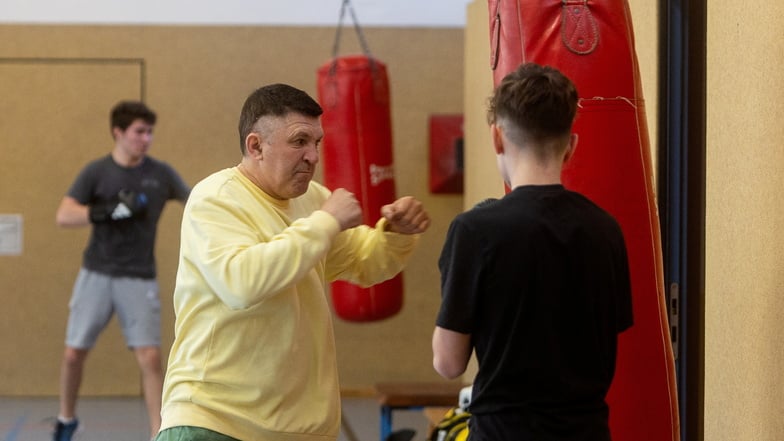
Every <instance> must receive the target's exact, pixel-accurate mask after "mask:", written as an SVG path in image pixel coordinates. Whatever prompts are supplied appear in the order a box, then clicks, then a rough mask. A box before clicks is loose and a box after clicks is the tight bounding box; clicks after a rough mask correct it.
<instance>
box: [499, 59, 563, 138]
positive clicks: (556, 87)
mask: <svg viewBox="0 0 784 441" xmlns="http://www.w3.org/2000/svg"><path fill="white" fill-rule="evenodd" d="M577 99H578V96H577V89H576V88H575V86H574V84H573V83H572V81H571V80H570V79H569V78H567V77H566V76H565V75H564V74H562V73H561V72H560V71H559V70H557V69H555V68H553V67H549V66H540V65H538V64H535V63H524V64H522V65H520V66H519V67H518V68H517V69H515V70H514V71H512V72H511V73H509V74H508V75H507V76H506V77H504V79H503V80H501V82H500V83H499V84H498V87H496V89H495V92H494V93H493V95H492V96H491V97H490V102H489V107H488V111H487V119H488V122H490V123H491V124H492V123H496V124H498V125H501V126H503V125H504V124H507V125H513V126H514V127H508V128H506V127H505V129H508V130H509V131H510V132H512V133H514V132H520V131H522V132H524V133H523V134H522V135H523V136H525V137H529V138H530V139H531V140H533V141H537V142H538V141H543V140H547V139H552V138H557V137H563V136H568V135H569V134H571V130H572V123H573V122H574V117H575V115H576V113H577ZM507 136H509V133H507ZM513 141H515V142H519V141H520V140H519V139H518V140H513Z"/></svg>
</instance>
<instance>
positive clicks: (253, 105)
mask: <svg viewBox="0 0 784 441" xmlns="http://www.w3.org/2000/svg"><path fill="white" fill-rule="evenodd" d="M289 113H299V114H302V115H306V116H311V117H317V116H320V115H321V114H322V113H323V110H322V109H321V106H320V105H319V104H318V103H317V102H316V100H314V99H313V98H311V96H310V95H308V94H307V93H305V92H304V91H302V90H299V89H297V88H295V87H292V86H289V85H288V84H280V83H278V84H270V85H267V86H264V87H260V88H258V89H256V91H254V92H253V93H252V94H250V96H248V98H247V99H246V100H245V104H243V106H242V112H241V113H240V123H239V132H240V150H241V151H242V154H243V155H244V154H245V138H246V137H247V136H248V134H250V133H251V132H253V126H254V125H255V124H256V121H258V120H259V118H261V117H263V116H268V115H272V116H285V115H288V114H289Z"/></svg>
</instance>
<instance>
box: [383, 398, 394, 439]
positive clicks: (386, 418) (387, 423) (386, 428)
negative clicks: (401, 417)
mask: <svg viewBox="0 0 784 441" xmlns="http://www.w3.org/2000/svg"><path fill="white" fill-rule="evenodd" d="M390 433H392V408H391V407H389V406H381V441H386V439H387V438H388V437H389V434H390Z"/></svg>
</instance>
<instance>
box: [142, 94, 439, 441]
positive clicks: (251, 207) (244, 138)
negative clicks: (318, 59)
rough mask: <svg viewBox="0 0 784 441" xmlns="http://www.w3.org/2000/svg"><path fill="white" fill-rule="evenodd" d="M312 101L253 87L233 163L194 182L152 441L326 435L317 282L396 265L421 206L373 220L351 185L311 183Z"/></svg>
mask: <svg viewBox="0 0 784 441" xmlns="http://www.w3.org/2000/svg"><path fill="white" fill-rule="evenodd" d="M321 113H322V110H321V107H320V106H319V105H318V103H316V101H314V100H313V99H312V98H311V97H310V96H308V95H307V94H306V93H305V92H303V91H301V90H298V89H296V88H293V87H291V86H288V85H285V84H273V85H269V86H265V87H262V88H260V89H258V90H256V91H255V92H254V93H252V94H251V95H250V96H249V97H248V98H247V100H246V101H245V104H244V106H243V108H242V113H241V115H240V123H239V132H240V145H241V150H242V160H241V162H240V164H239V165H238V166H236V167H232V168H229V169H225V170H221V171H218V172H217V173H214V174H213V175H211V176H209V177H207V178H206V179H204V180H203V181H201V182H200V183H199V184H197V185H196V186H195V187H194V188H193V191H192V192H191V195H190V198H189V199H188V202H187V204H186V206H185V212H184V214H183V221H182V232H181V248H180V261H179V269H178V271H177V280H176V287H175V290H174V310H175V314H176V316H177V317H176V323H175V340H174V344H173V346H172V349H171V354H170V357H169V365H168V369H167V372H166V378H165V382H164V391H163V411H162V420H163V421H162V426H161V432H160V433H159V434H158V436H157V438H156V439H157V440H158V441H172V440H178V441H188V440H199V441H210V440H241V441H310V440H319V441H330V440H335V439H337V436H338V431H339V427H340V395H339V386H338V378H337V363H336V357H335V343H334V335H333V329H332V317H331V311H330V308H329V304H328V302H327V297H326V284H327V283H328V282H329V281H332V280H336V279H342V280H348V281H351V282H354V283H358V284H360V285H363V286H369V285H372V284H374V283H379V282H381V281H384V280H386V279H389V278H391V277H393V276H394V275H395V274H397V273H398V272H399V271H400V270H402V268H403V266H404V265H405V263H406V261H407V259H408V257H409V256H410V254H411V253H412V252H413V250H414V248H415V246H416V244H417V241H418V236H419V234H420V233H423V232H424V231H425V230H426V229H427V228H428V226H429V224H430V218H429V217H428V215H427V213H426V212H425V211H424V209H423V208H422V204H421V203H420V202H419V201H418V200H416V199H414V198H412V197H403V198H400V199H398V200H396V201H395V202H393V203H391V204H389V205H386V206H384V207H383V208H382V213H381V214H382V217H381V219H380V220H379V221H378V223H377V224H376V225H375V228H371V227H369V226H365V225H362V211H361V208H360V206H359V203H358V202H357V199H356V198H355V197H354V195H353V194H351V193H350V192H349V191H347V190H345V189H337V190H335V191H334V192H330V191H329V190H328V189H326V188H325V187H324V186H322V185H320V184H318V183H316V182H313V181H312V178H313V173H314V171H315V168H316V164H317V163H318V160H319V151H318V148H319V144H320V142H321V139H322V137H323V130H322V127H321V122H320V118H319V116H320V115H321Z"/></svg>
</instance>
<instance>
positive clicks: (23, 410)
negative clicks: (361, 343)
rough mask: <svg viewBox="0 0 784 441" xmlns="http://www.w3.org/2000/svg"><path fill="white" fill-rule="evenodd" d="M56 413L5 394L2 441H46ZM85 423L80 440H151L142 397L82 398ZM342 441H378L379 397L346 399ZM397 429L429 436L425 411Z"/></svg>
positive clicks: (406, 413) (406, 415)
mask: <svg viewBox="0 0 784 441" xmlns="http://www.w3.org/2000/svg"><path fill="white" fill-rule="evenodd" d="M56 414H57V398H54V397H53V398H19V397H0V441H47V440H49V439H51V436H52V435H51V433H52V426H53V424H54V419H55V416H56ZM79 419H80V423H81V426H80V428H79V430H78V431H77V436H76V437H75V438H74V440H75V441H149V432H148V430H149V429H148V428H147V427H148V426H147V412H146V410H145V408H144V402H143V400H142V399H141V398H81V399H80V400H79ZM343 419H344V425H343V428H342V430H341V434H340V437H339V438H338V440H339V441H378V440H379V439H380V412H379V406H378V402H377V401H376V400H375V399H374V398H344V399H343ZM392 427H393V431H397V430H400V429H413V430H415V431H416V435H415V436H414V440H415V441H424V440H425V439H426V438H427V435H428V434H427V431H428V421H427V418H426V417H425V416H424V414H423V413H422V411H417V410H396V411H395V412H394V413H393V422H392Z"/></svg>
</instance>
